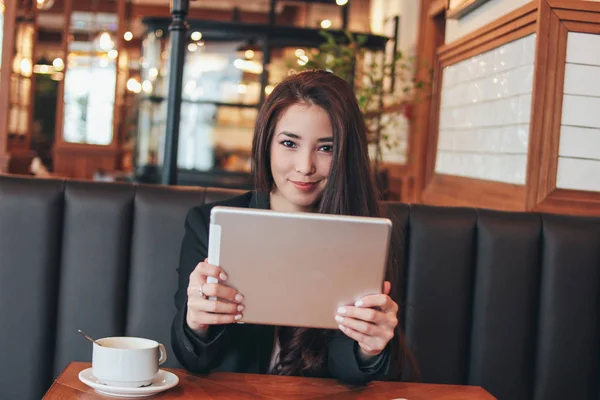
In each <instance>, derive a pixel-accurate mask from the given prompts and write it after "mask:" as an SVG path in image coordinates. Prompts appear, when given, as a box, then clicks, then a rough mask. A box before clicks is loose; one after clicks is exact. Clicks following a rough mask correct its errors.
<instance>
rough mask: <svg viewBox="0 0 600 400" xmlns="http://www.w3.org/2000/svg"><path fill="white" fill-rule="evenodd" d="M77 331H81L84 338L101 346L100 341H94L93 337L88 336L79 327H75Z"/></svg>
mask: <svg viewBox="0 0 600 400" xmlns="http://www.w3.org/2000/svg"><path fill="white" fill-rule="evenodd" d="M77 332H79V333H81V334H82V335H83V336H85V338H86V339H87V340H89V341H90V342H92V343H96V344H97V345H98V346H102V345H101V344H100V343H98V342H96V341H95V340H94V339H92V338H91V337H89V336H88V335H86V334H85V333H84V332H83V331H82V330H81V329H77Z"/></svg>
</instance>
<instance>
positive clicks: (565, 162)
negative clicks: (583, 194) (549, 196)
mask: <svg viewBox="0 0 600 400" xmlns="http://www.w3.org/2000/svg"><path fill="white" fill-rule="evenodd" d="M556 187H558V188H561V189H573V190H585V191H593V192H600V161H598V160H581V159H577V158H567V157H559V158H558V174H557V176H556Z"/></svg>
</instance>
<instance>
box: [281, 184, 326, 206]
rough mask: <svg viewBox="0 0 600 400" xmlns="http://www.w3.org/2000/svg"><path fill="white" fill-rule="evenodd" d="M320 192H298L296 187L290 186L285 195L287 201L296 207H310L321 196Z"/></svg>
mask: <svg viewBox="0 0 600 400" xmlns="http://www.w3.org/2000/svg"><path fill="white" fill-rule="evenodd" d="M321 194H322V193H320V192H319V193H299V192H298V191H297V190H296V189H294V188H291V190H289V191H288V192H287V193H285V197H286V199H287V201H288V202H289V203H291V204H293V205H295V206H297V207H301V208H310V207H312V206H313V205H314V204H316V203H317V202H318V201H319V199H320V198H321Z"/></svg>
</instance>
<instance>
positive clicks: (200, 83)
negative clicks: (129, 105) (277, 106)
mask: <svg viewBox="0 0 600 400" xmlns="http://www.w3.org/2000/svg"><path fill="white" fill-rule="evenodd" d="M191 36H192V39H191V40H190V42H189V43H188V47H187V53H186V59H185V64H184V71H183V90H182V106H181V122H180V131H179V147H178V152H179V154H178V167H179V168H181V169H186V170H196V171H211V170H215V169H217V170H225V171H230V172H249V170H250V149H251V145H252V136H253V131H254V122H255V120H256V116H257V107H258V103H259V102H260V92H261V84H260V76H261V73H262V62H263V55H262V52H260V51H259V49H257V48H256V47H255V46H254V48H252V47H251V46H250V45H249V44H248V43H247V42H246V41H238V40H236V41H233V40H229V41H227V40H219V41H203V40H200V39H198V40H194V39H193V37H194V36H195V35H194V33H193V32H192V33H191ZM168 43H169V40H168V38H167V37H165V35H164V33H163V32H162V30H160V29H157V30H155V31H152V30H151V31H150V32H149V33H148V34H147V36H146V38H145V39H144V41H143V56H142V60H140V61H141V64H142V71H141V88H139V89H140V91H141V93H140V98H141V101H140V112H139V120H138V126H137V149H136V151H137V157H136V162H137V165H138V166H139V167H142V168H143V167H144V166H146V165H149V164H152V163H157V164H159V165H162V162H163V157H164V154H163V153H164V139H165V132H166V115H167V113H166V111H167V102H168V99H167V85H168V79H169V71H168V66H169V45H168ZM134 89H136V88H135V87H134V85H133V83H132V86H131V89H130V90H131V91H133V90H134Z"/></svg>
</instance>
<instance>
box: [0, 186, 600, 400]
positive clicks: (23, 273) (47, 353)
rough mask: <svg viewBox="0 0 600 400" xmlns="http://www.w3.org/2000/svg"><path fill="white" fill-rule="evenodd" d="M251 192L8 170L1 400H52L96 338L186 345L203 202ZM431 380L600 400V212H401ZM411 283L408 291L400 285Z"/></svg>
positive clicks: (547, 399) (411, 296)
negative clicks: (191, 237) (187, 261)
mask: <svg viewBox="0 0 600 400" xmlns="http://www.w3.org/2000/svg"><path fill="white" fill-rule="evenodd" d="M238 193H240V192H238V191H231V190H218V189H206V188H182V187H162V186H144V185H133V184H125V183H121V184H118V183H96V182H76V181H64V180H52V179H50V180H37V179H30V178H17V177H10V176H0V232H1V233H0V355H1V356H2V363H1V364H0V399H5V398H6V399H16V398H18V399H24V400H28V399H39V398H41V397H42V396H43V394H44V392H45V391H46V390H47V389H48V387H49V386H50V384H51V382H52V379H53V378H55V377H56V376H57V375H58V373H60V371H61V370H62V369H63V368H64V367H65V366H66V365H67V364H68V363H69V362H70V361H89V360H90V359H91V346H89V343H87V342H86V341H85V340H84V339H83V338H82V337H81V336H79V334H78V333H77V329H82V330H84V331H87V332H88V333H90V334H91V335H93V336H96V337H101V336H109V335H130V336H144V337H150V338H153V339H156V340H158V341H160V342H162V343H164V344H165V345H166V346H167V349H168V352H169V360H168V361H167V366H171V367H178V366H179V365H178V363H177V361H176V359H175V357H174V356H173V353H172V351H171V349H170V340H169V337H170V325H171V320H172V318H173V315H174V313H175V307H174V303H173V295H174V293H175V290H176V284H177V283H176V281H177V276H176V268H177V263H178V258H179V247H180V244H181V239H182V236H183V233H184V228H183V222H184V217H185V214H186V212H187V210H188V209H189V208H191V207H192V206H194V205H198V204H202V203H204V202H213V201H216V200H220V199H224V198H226V197H230V196H233V195H236V194H238ZM387 212H388V215H389V217H390V218H391V219H392V221H393V223H394V232H395V237H396V238H397V239H398V241H397V242H396V246H397V247H396V249H395V250H396V254H397V255H399V258H398V262H399V265H398V268H401V269H402V270H403V272H404V276H405V288H404V304H403V305H402V306H403V310H402V315H401V316H402V320H403V324H404V327H405V331H406V335H407V338H408V341H409V344H410V345H411V347H412V348H413V349H414V353H415V355H416V357H417V360H418V362H419V366H420V368H421V373H422V380H423V381H424V382H436V383H450V384H470V385H478V386H483V387H484V388H485V389H486V390H488V391H489V392H491V393H492V394H493V395H494V396H496V397H498V398H499V399H511V400H513V399H515V400H519V399H538V400H554V399H565V398H569V399H597V398H598V395H599V387H598V382H599V380H598V373H599V372H600V368H599V365H598V360H599V358H598V339H599V337H600V335H599V327H598V317H599V315H600V313H599V311H600V310H599V306H600V219H598V218H582V217H566V216H555V215H542V214H535V213H507V212H497V211H488V210H476V209H470V208H442V207H429V206H420V205H413V206H409V205H406V204H401V203H388V204H387ZM396 289H399V288H396Z"/></svg>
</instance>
